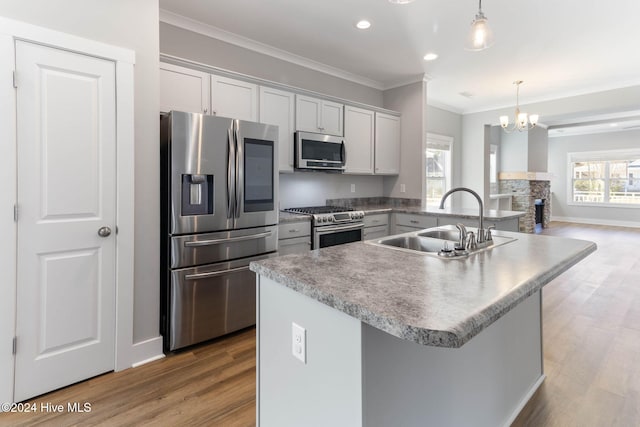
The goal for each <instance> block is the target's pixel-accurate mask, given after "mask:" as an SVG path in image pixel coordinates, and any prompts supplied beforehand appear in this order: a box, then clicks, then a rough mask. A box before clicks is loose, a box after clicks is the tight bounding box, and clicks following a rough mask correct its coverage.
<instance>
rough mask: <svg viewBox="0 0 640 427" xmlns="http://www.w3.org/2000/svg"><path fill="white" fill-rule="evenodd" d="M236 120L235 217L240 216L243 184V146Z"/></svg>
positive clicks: (234, 128)
mask: <svg viewBox="0 0 640 427" xmlns="http://www.w3.org/2000/svg"><path fill="white" fill-rule="evenodd" d="M238 126H239V124H238V121H237V120H234V121H233V134H234V139H235V141H236V218H240V204H241V201H242V197H243V194H242V190H243V188H242V187H243V186H244V162H243V160H244V148H243V147H244V146H243V144H242V142H241V141H240V138H239V136H238V133H239V132H238Z"/></svg>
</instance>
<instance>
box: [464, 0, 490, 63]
mask: <svg viewBox="0 0 640 427" xmlns="http://www.w3.org/2000/svg"><path fill="white" fill-rule="evenodd" d="M492 44H493V31H491V28H489V21H488V20H487V17H486V16H484V13H482V0H478V13H477V14H476V18H475V19H474V20H473V22H472V23H471V30H469V35H468V37H467V42H466V43H465V49H466V50H474V51H479V50H484V49H486V48H488V47H491V45H492Z"/></svg>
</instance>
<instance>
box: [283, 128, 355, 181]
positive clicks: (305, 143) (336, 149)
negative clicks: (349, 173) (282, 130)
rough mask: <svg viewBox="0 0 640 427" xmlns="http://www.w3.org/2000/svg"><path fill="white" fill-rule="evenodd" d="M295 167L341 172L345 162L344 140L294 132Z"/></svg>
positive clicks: (317, 134) (329, 136) (336, 137)
mask: <svg viewBox="0 0 640 427" xmlns="http://www.w3.org/2000/svg"><path fill="white" fill-rule="evenodd" d="M294 144H295V145H294V153H295V159H296V162H295V167H296V169H303V170H309V169H311V170H320V171H333V172H343V171H344V167H345V164H346V162H347V149H346V147H345V145H344V138H342V137H340V136H332V135H323V134H320V133H311V132H296V133H295V141H294Z"/></svg>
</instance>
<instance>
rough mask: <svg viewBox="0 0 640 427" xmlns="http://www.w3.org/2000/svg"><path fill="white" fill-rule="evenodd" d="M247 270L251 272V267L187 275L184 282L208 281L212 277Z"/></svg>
mask: <svg viewBox="0 0 640 427" xmlns="http://www.w3.org/2000/svg"><path fill="white" fill-rule="evenodd" d="M245 270H249V266H246V267H239V268H231V269H229V270H222V271H212V272H209V273H196V274H187V275H186V276H184V280H196V279H208V278H210V277H216V276H223V275H225V274H229V273H237V272H239V271H245Z"/></svg>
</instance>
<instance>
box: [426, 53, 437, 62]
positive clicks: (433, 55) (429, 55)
mask: <svg viewBox="0 0 640 427" xmlns="http://www.w3.org/2000/svg"><path fill="white" fill-rule="evenodd" d="M434 59H438V54H437V53H433V52H429V53H427V54H426V55H425V56H424V60H425V61H433V60H434Z"/></svg>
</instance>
